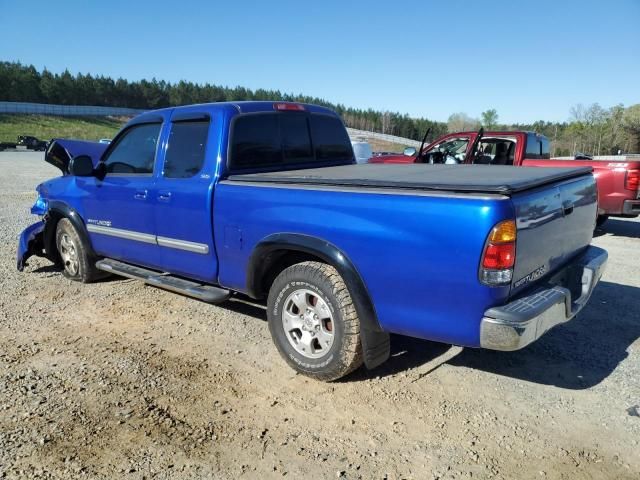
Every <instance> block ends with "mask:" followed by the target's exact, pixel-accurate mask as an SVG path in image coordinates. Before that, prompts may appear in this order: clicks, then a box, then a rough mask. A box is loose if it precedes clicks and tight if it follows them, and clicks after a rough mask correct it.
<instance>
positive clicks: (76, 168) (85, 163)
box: [69, 155, 93, 177]
mask: <svg viewBox="0 0 640 480" xmlns="http://www.w3.org/2000/svg"><path fill="white" fill-rule="evenodd" d="M69 173H70V174H71V175H74V176H76V177H92V176H93V160H91V157H90V156H89V155H78V156H77V157H73V158H72V159H71V161H70V162H69Z"/></svg>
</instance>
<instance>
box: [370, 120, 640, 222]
mask: <svg viewBox="0 0 640 480" xmlns="http://www.w3.org/2000/svg"><path fill="white" fill-rule="evenodd" d="M479 133H480V132H459V133H449V134H447V135H443V136H442V137H440V138H438V139H437V140H436V141H434V142H432V143H431V144H429V145H427V146H426V147H424V148H423V149H422V153H421V154H420V155H419V154H418V152H417V151H416V149H415V148H407V149H406V150H405V152H404V154H397V155H381V156H377V157H372V158H371V159H370V160H369V163H432V164H433V163H442V164H457V163H474V164H485V165H514V166H522V165H526V166H529V167H591V168H593V175H594V176H595V178H596V181H597V184H598V225H602V224H603V223H604V222H605V221H606V220H607V218H608V217H609V216H610V215H613V216H624V217H637V216H638V215H640V159H638V160H630V159H627V158H625V157H622V156H617V157H611V158H604V159H594V160H573V159H558V158H551V155H550V152H549V139H548V138H547V137H545V136H544V135H540V134H538V133H534V132H517V131H516V132H484V133H482V134H481V137H480V139H479V141H476V140H477V139H478V134H479Z"/></svg>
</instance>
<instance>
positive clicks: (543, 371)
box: [345, 282, 640, 390]
mask: <svg viewBox="0 0 640 480" xmlns="http://www.w3.org/2000/svg"><path fill="white" fill-rule="evenodd" d="M638 338H640V288H636V287H630V286H626V285H619V284H616V283H610V282H600V284H599V285H598V287H597V288H596V290H595V291H594V293H593V296H592V297H591V300H590V302H589V304H588V306H587V307H586V308H585V310H583V311H582V312H581V313H580V314H579V315H578V317H576V318H575V319H573V320H572V321H571V322H569V323H567V324H565V325H560V326H558V327H556V328H555V329H553V330H552V331H550V332H548V333H547V334H546V335H545V336H543V337H542V338H541V339H540V340H538V341H537V342H535V343H533V344H531V345H530V346H528V347H527V348H525V349H523V350H520V351H517V352H496V351H491V350H480V349H473V348H465V349H463V350H462V351H461V352H460V353H458V354H457V355H455V356H454V357H452V358H451V359H449V360H444V359H443V362H442V363H440V364H438V363H437V362H436V365H434V367H433V368H431V369H430V370H429V371H427V372H423V373H422V374H421V375H420V378H422V377H424V376H427V377H428V375H429V374H430V373H431V372H433V371H434V370H436V369H437V368H439V367H440V366H442V365H450V366H454V367H466V368H474V369H477V370H483V371H485V372H488V373H493V374H496V375H502V376H507V377H512V378H516V379H519V380H525V381H528V382H534V383H539V384H543V385H554V386H557V387H560V388H566V389H571V390H581V389H586V388H590V387H593V386H594V385H597V384H599V383H600V382H602V381H603V380H604V379H606V378H607V377H608V376H609V375H611V373H613V371H614V370H615V369H616V367H617V366H618V364H620V362H622V361H623V360H625V359H626V358H627V356H628V355H629V354H628V352H627V349H628V348H629V347H630V346H631V345H632V344H633V343H634V342H635V341H636V340H637V339H638ZM449 348H450V346H448V345H442V344H438V343H434V342H428V341H424V340H417V339H412V338H406V337H399V336H394V337H393V338H392V356H391V358H390V359H389V361H388V362H387V363H386V364H384V365H382V366H381V367H379V368H378V369H375V370H373V371H366V370H359V371H358V372H356V373H354V374H353V375H351V376H349V377H347V379H345V380H346V381H358V380H365V379H368V378H372V377H377V376H386V375H393V374H399V373H401V372H403V371H406V370H407V369H410V368H414V367H418V366H420V365H423V364H425V363H427V362H430V361H432V360H434V359H436V358H437V357H438V356H440V355H443V354H445V353H446V352H447V351H448V350H449Z"/></svg>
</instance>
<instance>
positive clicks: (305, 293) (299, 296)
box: [282, 289, 335, 358]
mask: <svg viewBox="0 0 640 480" xmlns="http://www.w3.org/2000/svg"><path fill="white" fill-rule="evenodd" d="M282 326H283V328H284V333H285V336H286V337H287V340H288V341H289V344H290V345H291V346H292V347H293V348H294V350H295V351H296V352H298V353H299V354H300V355H302V356H304V357H307V358H321V357H323V356H325V355H326V354H327V352H328V351H329V350H330V349H331V346H332V345H333V341H334V338H335V333H334V323H333V315H332V313H331V310H330V308H329V306H328V305H327V303H326V302H325V301H324V300H323V299H322V298H321V297H320V296H319V295H318V294H317V293H316V292H314V291H312V290H309V289H299V290H295V291H294V292H292V293H291V294H290V295H289V296H288V297H287V298H286V300H285V301H284V308H283V310H282Z"/></svg>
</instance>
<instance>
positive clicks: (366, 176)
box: [17, 102, 607, 381]
mask: <svg viewBox="0 0 640 480" xmlns="http://www.w3.org/2000/svg"><path fill="white" fill-rule="evenodd" d="M45 159H46V160H47V161H48V162H49V163H51V164H53V165H55V166H57V167H58V168H59V169H60V170H61V172H62V175H61V176H59V177H57V178H54V179H51V180H48V181H45V182H43V183H42V184H40V185H39V186H38V187H37V189H36V190H37V193H38V197H37V200H36V202H35V204H34V206H33V207H32V213H34V214H36V215H38V216H39V217H40V219H39V220H38V221H37V222H36V223H34V224H33V225H31V226H29V227H27V228H26V229H25V230H24V232H23V233H22V234H21V236H20V239H19V246H18V252H17V267H18V269H19V270H22V269H23V268H24V266H25V264H26V261H27V260H28V259H29V257H30V256H31V255H39V256H44V257H46V258H48V259H49V260H51V261H52V262H55V263H56V264H58V265H60V267H61V268H62V272H63V274H64V275H65V276H66V277H67V278H69V279H71V280H74V281H78V282H91V281H93V280H96V279H98V278H100V277H101V276H103V275H107V274H115V275H119V276H122V277H128V278H134V279H139V280H141V281H143V282H146V283H147V284H149V285H152V286H155V287H160V288H164V289H167V290H172V291H174V292H178V293H181V294H184V295H188V296H191V297H194V298H196V299H199V300H201V301H204V302H210V303H212V304H224V302H225V301H227V300H228V299H229V298H230V297H231V296H239V297H241V298H242V297H243V296H244V298H246V297H250V298H252V299H255V300H258V301H262V302H264V303H265V304H266V310H267V319H268V325H269V329H270V332H271V336H272V339H273V341H274V343H275V345H276V347H277V349H278V351H279V352H280V354H281V356H282V357H283V358H284V360H285V361H286V362H287V363H288V364H289V365H290V366H291V367H293V368H294V369H296V370H297V371H298V372H301V373H303V374H306V375H309V376H311V377H315V378H317V379H321V380H327V381H328V380H335V379H337V378H340V377H343V376H344V375H346V374H348V373H349V372H351V371H353V370H355V369H357V368H358V367H360V366H361V365H362V364H363V363H364V364H365V365H366V366H367V367H368V368H373V367H375V366H377V365H379V364H381V363H382V362H384V361H385V360H386V359H387V358H388V357H389V352H390V336H389V334H390V333H396V334H402V335H410V336H413V337H419V338H423V339H429V340H434V341H438V342H446V343H450V344H456V345H463V346H468V347H481V348H487V349H494V350H517V349H520V348H523V347H525V346H526V345H528V344H530V343H531V342H533V341H535V340H536V339H538V338H539V337H540V336H542V335H543V334H544V333H545V332H546V331H547V330H549V329H551V328H553V327H554V326H556V325H559V324H561V323H564V322H567V321H568V320H570V319H571V318H573V317H574V316H575V315H576V314H577V313H578V312H579V311H580V310H581V309H582V308H583V307H584V306H585V304H586V303H587V301H588V299H589V297H590V295H591V293H592V291H593V289H594V287H595V286H596V284H597V283H598V280H599V279H600V277H601V275H602V272H603V269H604V267H605V264H606V261H607V253H606V252H605V251H604V250H602V249H599V248H597V247H594V246H590V241H591V237H592V232H593V223H594V219H595V214H596V208H597V205H596V185H595V180H594V178H593V175H592V174H591V169H590V168H548V169H543V168H526V167H523V168H509V167H506V166H495V167H490V166H481V165H450V166H436V165H374V164H364V165H357V164H356V162H355V158H354V154H353V149H352V146H351V143H350V141H349V137H348V136H347V132H346V130H345V127H344V124H343V123H342V121H341V119H340V118H339V117H338V116H337V114H336V113H334V112H333V111H331V110H328V109H326V108H324V107H320V106H314V105H306V104H299V103H283V102H275V103H274V102H238V103H214V104H203V105H193V106H184V107H177V108H167V109H163V110H157V111H152V112H146V113H144V114H142V115H140V116H138V117H136V118H134V119H133V120H131V121H130V122H129V123H128V124H127V125H125V126H124V128H123V129H122V131H120V132H119V133H118V135H117V136H116V137H115V138H114V140H113V142H111V144H109V145H105V144H98V143H88V142H78V141H65V140H56V141H54V142H52V143H51V144H50V145H49V147H48V149H47V151H46V154H45Z"/></svg>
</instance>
